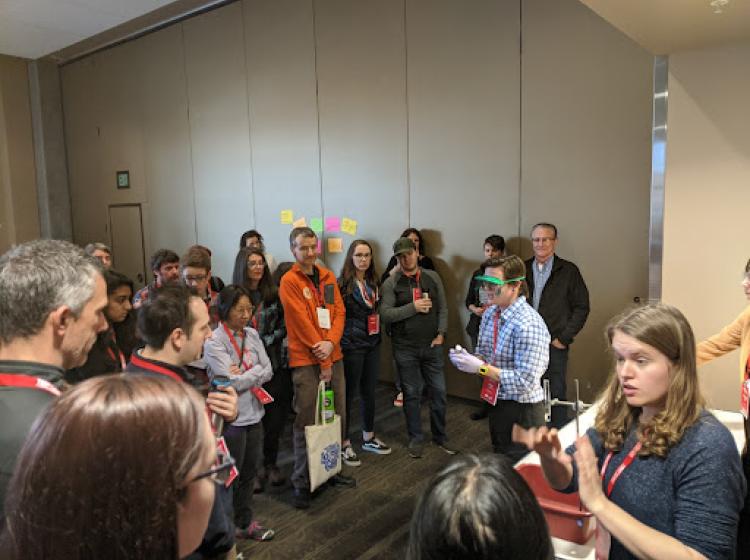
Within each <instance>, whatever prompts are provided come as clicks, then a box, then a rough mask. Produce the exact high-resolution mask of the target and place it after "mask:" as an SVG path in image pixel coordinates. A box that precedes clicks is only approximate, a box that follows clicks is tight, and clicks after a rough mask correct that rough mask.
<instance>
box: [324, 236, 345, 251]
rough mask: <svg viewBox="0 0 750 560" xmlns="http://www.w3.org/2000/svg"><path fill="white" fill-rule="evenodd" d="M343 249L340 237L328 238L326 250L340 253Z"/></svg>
mask: <svg viewBox="0 0 750 560" xmlns="http://www.w3.org/2000/svg"><path fill="white" fill-rule="evenodd" d="M343 250H344V245H343V243H342V241H341V238H340V237H329V238H328V252H329V253H341V252H342V251H343Z"/></svg>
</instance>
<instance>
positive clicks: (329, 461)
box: [320, 443, 341, 471]
mask: <svg viewBox="0 0 750 560" xmlns="http://www.w3.org/2000/svg"><path fill="white" fill-rule="evenodd" d="M340 453H341V446H340V445H339V444H338V443H332V444H331V445H329V446H327V447H326V448H325V449H323V451H322V452H321V454H320V464H321V465H323V467H324V468H325V470H326V471H331V470H333V469H335V468H336V466H337V465H338V462H339V454H340Z"/></svg>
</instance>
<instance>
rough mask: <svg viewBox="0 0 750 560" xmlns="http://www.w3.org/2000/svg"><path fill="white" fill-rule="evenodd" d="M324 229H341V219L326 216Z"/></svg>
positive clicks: (331, 230) (332, 230)
mask: <svg viewBox="0 0 750 560" xmlns="http://www.w3.org/2000/svg"><path fill="white" fill-rule="evenodd" d="M326 231H327V232H329V233H330V232H336V231H341V219H340V218H337V217H335V216H334V217H331V218H326Z"/></svg>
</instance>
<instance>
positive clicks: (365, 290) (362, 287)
mask: <svg viewBox="0 0 750 560" xmlns="http://www.w3.org/2000/svg"><path fill="white" fill-rule="evenodd" d="M357 287H358V288H359V293H361V294H362V299H364V300H365V303H366V304H367V306H368V307H370V309H372V308H373V307H375V303H376V302H377V301H378V299H379V298H378V295H379V294H378V289H377V288H375V289H374V290H373V289H372V288H370V286H368V285H367V284H366V283H364V282H361V281H360V280H357ZM371 294H372V295H371Z"/></svg>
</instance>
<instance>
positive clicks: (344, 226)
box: [341, 218, 357, 235]
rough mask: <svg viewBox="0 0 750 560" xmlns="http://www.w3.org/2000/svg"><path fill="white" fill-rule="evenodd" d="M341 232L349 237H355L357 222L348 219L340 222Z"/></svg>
mask: <svg viewBox="0 0 750 560" xmlns="http://www.w3.org/2000/svg"><path fill="white" fill-rule="evenodd" d="M341 231H343V232H344V233H348V234H349V235H357V222H356V220H351V219H349V218H344V219H342V220H341Z"/></svg>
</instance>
